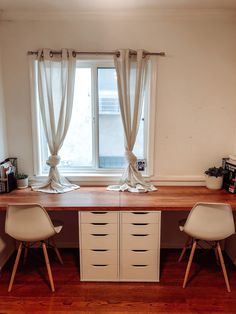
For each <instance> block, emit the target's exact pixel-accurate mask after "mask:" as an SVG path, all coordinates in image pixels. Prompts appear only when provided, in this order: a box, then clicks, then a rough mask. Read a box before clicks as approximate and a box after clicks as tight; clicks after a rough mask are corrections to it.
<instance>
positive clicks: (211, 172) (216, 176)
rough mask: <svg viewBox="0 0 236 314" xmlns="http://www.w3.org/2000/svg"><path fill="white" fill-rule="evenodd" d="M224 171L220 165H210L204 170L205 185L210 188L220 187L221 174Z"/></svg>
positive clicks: (221, 181)
mask: <svg viewBox="0 0 236 314" xmlns="http://www.w3.org/2000/svg"><path fill="white" fill-rule="evenodd" d="M225 173H226V172H225V170H224V169H223V168H222V167H219V168H217V167H211V168H209V169H208V170H206V171H205V174H206V187H207V188H208V189H212V190H219V189H221V188H222V184H223V175H224V174H225Z"/></svg>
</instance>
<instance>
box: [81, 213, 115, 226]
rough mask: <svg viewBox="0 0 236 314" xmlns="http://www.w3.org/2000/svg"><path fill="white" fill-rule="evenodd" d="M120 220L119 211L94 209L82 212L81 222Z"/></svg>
mask: <svg viewBox="0 0 236 314" xmlns="http://www.w3.org/2000/svg"><path fill="white" fill-rule="evenodd" d="M117 222H118V213H117V212H108V211H94V212H80V223H82V224H84V223H114V224H116V223H117Z"/></svg>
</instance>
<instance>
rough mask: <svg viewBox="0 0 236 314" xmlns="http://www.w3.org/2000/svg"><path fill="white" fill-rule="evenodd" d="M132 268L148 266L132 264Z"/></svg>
mask: <svg viewBox="0 0 236 314" xmlns="http://www.w3.org/2000/svg"><path fill="white" fill-rule="evenodd" d="M132 266H134V267H147V266H148V265H136V264H134V265H132Z"/></svg>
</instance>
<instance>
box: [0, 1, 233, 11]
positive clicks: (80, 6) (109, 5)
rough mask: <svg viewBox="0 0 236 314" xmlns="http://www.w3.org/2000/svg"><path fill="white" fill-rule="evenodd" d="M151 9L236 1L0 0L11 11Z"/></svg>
mask: <svg viewBox="0 0 236 314" xmlns="http://www.w3.org/2000/svg"><path fill="white" fill-rule="evenodd" d="M150 9H161V10H163V9H191V10H192V9H228V10H230V9H236V0H20V1H19V0H0V10H2V11H5V12H9V11H21V12H22V11H38V10H40V11H47V12H50V11H51V12H55V11H56V12H62V11H63V12H65V11H68V12H71V11H77V12H80V11H104V10H150Z"/></svg>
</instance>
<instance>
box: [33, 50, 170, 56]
mask: <svg viewBox="0 0 236 314" xmlns="http://www.w3.org/2000/svg"><path fill="white" fill-rule="evenodd" d="M51 53H52V54H54V55H59V54H61V51H60V50H51ZM73 53H75V54H76V55H83V54H84V55H117V56H118V57H119V56H120V53H119V52H116V51H73ZM27 54H28V55H38V51H28V52H27ZM130 54H131V55H136V54H137V53H136V52H134V51H132V52H131V53H130ZM144 54H145V55H150V56H165V52H163V51H161V52H148V51H144Z"/></svg>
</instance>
